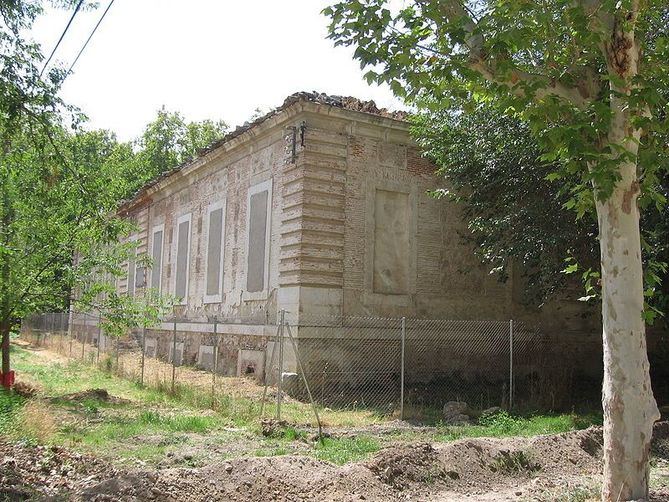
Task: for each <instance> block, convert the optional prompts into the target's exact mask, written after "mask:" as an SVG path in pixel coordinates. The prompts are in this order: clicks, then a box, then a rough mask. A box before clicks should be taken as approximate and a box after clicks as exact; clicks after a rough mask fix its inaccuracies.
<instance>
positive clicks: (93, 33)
mask: <svg viewBox="0 0 669 502" xmlns="http://www.w3.org/2000/svg"><path fill="white" fill-rule="evenodd" d="M113 3H114V0H110V2H109V5H107V8H106V9H105V11H104V12H103V13H102V16H100V19H99V20H98V22H97V24H96V25H95V27H94V28H93V31H91V34H90V35H88V38H87V39H86V42H84V45H83V46H82V47H81V49H80V50H79V53H78V54H77V57H76V58H74V61H73V62H72V64H71V65H70V68H69V70H67V73H66V74H65V76H67V75H69V74H70V73H72V68H74V65H75V64H77V61H79V57H80V56H81V53H82V52H84V49H86V46H87V45H88V42H90V41H91V38H93V35H95V32H96V31H97V29H98V26H100V23H102V20H103V19H104V18H105V16H106V15H107V12H108V11H109V8H110V7H111V6H112V5H113Z"/></svg>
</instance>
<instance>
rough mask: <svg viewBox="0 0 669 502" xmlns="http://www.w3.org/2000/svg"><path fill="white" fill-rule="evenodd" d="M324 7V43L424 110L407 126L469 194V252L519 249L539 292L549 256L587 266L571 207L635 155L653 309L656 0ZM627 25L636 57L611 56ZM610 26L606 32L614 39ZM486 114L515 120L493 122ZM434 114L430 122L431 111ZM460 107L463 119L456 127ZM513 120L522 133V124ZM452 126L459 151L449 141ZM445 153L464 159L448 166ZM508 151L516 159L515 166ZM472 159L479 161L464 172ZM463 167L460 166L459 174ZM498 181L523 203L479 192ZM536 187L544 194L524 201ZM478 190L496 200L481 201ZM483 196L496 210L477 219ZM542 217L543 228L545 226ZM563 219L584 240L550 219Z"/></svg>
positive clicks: (666, 68)
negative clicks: (344, 49)
mask: <svg viewBox="0 0 669 502" xmlns="http://www.w3.org/2000/svg"><path fill="white" fill-rule="evenodd" d="M324 14H325V15H326V16H328V17H329V18H330V21H331V24H330V38H331V39H333V40H334V41H335V45H343V46H351V47H354V48H355V52H354V57H355V58H356V59H358V60H359V61H360V63H361V66H362V67H364V68H366V69H367V70H368V72H367V78H368V80H369V81H370V82H376V83H379V84H380V83H385V84H388V85H389V86H390V88H391V89H392V90H393V92H394V93H395V94H396V95H398V96H400V97H402V98H404V99H405V100H406V101H407V102H409V103H410V104H412V105H414V106H415V107H416V108H417V109H418V110H419V111H421V112H424V113H425V115H424V116H423V118H422V119H420V118H419V123H418V130H417V131H418V133H417V134H418V138H419V139H423V140H424V142H427V143H428V146H429V147H430V149H431V151H432V152H431V153H432V154H433V156H434V157H436V158H437V159H440V158H441V160H443V161H444V163H443V164H442V165H447V166H448V167H447V168H446V170H447V171H448V173H447V174H448V175H449V176H450V175H453V177H454V178H455V181H454V184H455V189H456V192H457V189H458V188H460V189H462V190H461V191H460V192H458V193H457V196H458V197H461V198H464V199H465V201H466V202H467V203H468V204H469V206H470V210H471V211H472V212H471V213H470V217H471V220H470V222H471V225H470V226H472V227H473V228H474V230H475V236H474V238H475V239H476V240H477V242H478V243H479V244H481V246H482V250H481V252H482V254H483V255H484V256H486V257H487V258H489V259H490V261H491V262H492V263H493V264H495V266H496V267H502V270H503V268H504V266H505V265H506V263H508V259H509V257H510V255H513V256H514V257H515V258H518V257H520V258H521V261H526V262H527V264H528V265H529V270H530V274H534V275H535V276H534V277H530V283H534V284H536V285H537V287H538V288H539V289H540V293H544V292H549V290H550V287H549V286H548V284H549V282H550V279H548V278H550V277H551V276H553V277H556V270H559V269H558V263H559V261H560V260H561V259H564V258H567V257H572V258H574V259H575V260H576V262H577V263H578V266H579V267H581V268H582V270H583V272H585V271H587V270H588V269H594V267H593V256H596V253H593V252H592V251H593V248H594V243H596V237H597V233H596V232H595V231H593V224H592V220H587V219H585V218H584V217H585V216H586V215H588V214H591V213H592V212H593V207H594V206H595V202H596V201H605V200H607V199H608V198H609V197H610V196H611V194H612V193H613V190H614V187H616V186H617V184H618V182H619V180H620V179H621V172H622V171H621V169H622V167H621V166H627V169H628V170H629V167H630V166H637V168H638V169H637V171H638V183H639V188H640V196H639V201H638V203H639V206H640V208H641V210H642V214H643V218H644V229H645V233H644V242H643V246H644V248H645V251H646V257H647V262H646V278H645V283H646V293H645V296H646V300H647V305H646V310H645V312H644V314H643V315H644V317H645V319H646V320H647V321H652V320H653V319H654V318H655V317H656V316H657V315H659V314H660V313H661V312H663V311H665V310H666V296H665V295H664V294H662V291H661V285H660V282H661V278H662V275H663V274H664V271H665V270H666V266H667V265H666V263H667V260H666V258H665V257H666V245H667V244H666V242H667V239H666V236H667V234H666V232H665V230H666V220H667V218H666V215H667V213H666V201H667V195H668V194H667V184H666V183H665V182H664V181H663V180H666V177H667V172H668V170H669V162H668V160H669V155H668V153H669V151H668V149H669V141H667V138H668V137H669V135H668V132H669V121H668V120H667V103H668V100H667V97H668V96H667V92H666V90H667V89H669V43H667V40H669V22H668V21H669V6H668V5H667V3H666V2H665V1H663V0H651V1H648V2H641V3H632V2H614V1H610V0H601V1H592V2H573V1H571V0H558V1H556V2H551V3H549V4H545V3H540V2H526V1H523V0H510V1H505V2H494V1H487V0H486V1H473V0H471V1H470V0H466V1H464V2H462V1H460V0H440V1H437V0H428V1H424V2H412V3H409V4H405V5H404V6H399V5H397V4H395V3H394V2H391V1H389V0H351V1H340V2H337V3H335V4H334V5H332V6H331V7H328V8H326V9H325V10H324ZM627 30H629V33H631V34H632V35H631V36H633V39H634V42H633V44H632V45H631V46H630V47H635V45H634V44H638V45H639V47H640V52H639V55H640V56H639V57H640V62H639V65H638V68H636V67H635V66H633V65H629V64H628V63H630V59H629V58H628V57H627V56H625V58H626V59H623V60H622V61H619V62H618V63H620V64H618V63H616V61H615V57H614V56H613V55H612V54H614V53H615V51H617V50H620V49H621V47H622V46H623V45H625V44H627V41H624V42H623V40H622V39H620V40H617V39H616V37H620V36H623V35H622V34H623V32H625V33H624V36H628V35H629V33H627ZM612 40H617V42H616V43H618V45H617V46H616V47H615V50H614V49H613V48H611V44H612ZM626 40H627V39H626ZM630 57H631V56H630ZM482 109H483V111H482ZM468 113H473V117H474V118H470V117H468V115H467V114H468ZM482 113H483V114H484V116H483V117H482V116H481V114H482ZM485 114H488V116H487V117H486V116H485ZM495 115H506V116H509V117H513V118H515V119H517V120H518V121H517V122H514V121H511V122H506V123H505V119H501V118H497V117H495ZM435 118H436V120H437V127H436V128H435V127H431V124H430V121H431V120H434V119H435ZM421 120H422V121H421ZM472 121H474V123H475V124H476V129H475V130H474V131H470V133H473V134H470V135H469V136H467V128H466V127H467V124H468V123H469V124H471V123H472ZM460 123H461V124H463V125H462V127H460V126H459V124H460ZM508 124H513V125H512V126H511V129H510V130H509V131H503V130H502V129H500V128H501V127H505V126H506V125H508ZM518 124H520V125H518ZM440 126H442V130H443V126H447V127H446V128H447V129H448V132H447V134H446V137H442V138H435V137H434V133H435V132H436V133H438V132H440ZM435 129H436V131H435ZM522 129H526V131H527V132H531V135H532V136H533V138H534V139H533V138H531V137H527V136H523V131H522ZM426 131H427V134H428V136H427V138H426ZM430 133H432V134H433V135H432V137H430V136H429V134H430ZM528 136H529V135H528ZM451 140H455V141H456V142H457V147H461V148H463V152H462V153H460V152H458V151H456V148H457V147H455V146H454V147H452V148H450V145H448V144H447V142H448V141H451ZM467 141H469V142H470V144H469V145H468V144H466V143H467ZM495 146H497V147H500V148H501V147H503V149H500V150H495ZM477 148H481V149H482V151H480V152H477V151H475V149H477ZM507 153H508V158H505V155H506V154H507ZM524 153H527V154H528V155H526V156H524V155H523V154H524ZM484 155H487V156H488V158H489V159H490V162H489V161H488V158H486V157H484ZM457 160H462V161H463V164H462V165H460V166H455V165H454V164H453V162H455V161H457ZM514 162H519V163H520V164H519V165H518V166H517V169H516V170H515V171H514V170H512V167H513V166H512V165H513V163H514ZM499 167H503V169H499ZM478 169H481V170H482V172H481V173H480V174H475V172H476V171H477V170H478ZM540 174H541V176H539V175H540ZM467 175H471V176H473V178H472V180H473V182H472V184H469V183H467V180H466V179H465V176H467ZM539 177H540V178H541V179H540V180H539V181H538V182H537V183H536V186H533V185H532V184H531V181H532V180H537V178H539ZM544 178H545V179H544ZM547 181H553V182H556V183H555V185H556V186H551V185H549V184H548V183H547ZM485 182H489V183H490V184H488V185H486V184H485ZM472 185H473V186H472ZM514 188H518V190H511V189H514ZM505 189H508V190H511V191H512V193H514V194H517V195H521V194H522V195H523V198H527V199H529V208H524V207H523V206H522V204H521V202H520V201H513V200H511V197H512V196H511V195H510V194H509V195H507V196H505V194H499V193H498V194H493V193H492V192H494V191H495V190H499V191H504V190H505ZM467 190H471V192H468V191H467ZM542 197H543V198H545V207H544V208H543V210H541V211H537V210H536V209H538V206H537V205H536V204H537V203H538V202H539V201H540V199H541V198H542ZM486 198H487V200H488V202H490V201H493V202H494V204H498V207H492V206H491V207H490V211H489V212H487V213H486V209H487V208H486V207H485V199H486ZM651 206H653V207H654V210H653V211H649V208H650V207H651ZM564 209H569V210H571V211H574V212H575V214H576V216H577V218H578V221H576V222H575V223H574V219H573V218H572V217H567V218H565V217H564V215H565V211H564ZM493 210H495V211H500V212H501V213H502V214H503V215H506V216H508V219H504V217H503V216H502V215H499V216H497V217H493V218H492V219H486V216H489V215H490V213H492V211H493ZM524 211H525V212H524ZM648 213H650V214H648ZM533 217H536V218H538V220H537V221H533ZM581 220H584V221H581ZM552 224H555V225H556V230H557V231H558V232H556V234H557V235H555V236H550V235H548V234H547V233H546V229H547V228H549V225H552ZM570 224H572V225H573V226H574V227H575V229H576V230H578V235H587V236H588V237H589V239H590V240H589V241H585V240H583V239H580V238H577V239H575V240H573V239H570V236H569V233H568V232H567V233H562V231H567V230H568V228H567V226H568V225H570ZM496 225H498V227H496ZM524 225H527V228H528V229H529V231H528V232H524V233H526V234H527V235H528V238H527V239H526V240H525V241H523V238H522V236H518V232H519V229H520V228H522V227H523V226H524ZM506 232H515V233H516V235H515V236H514V237H517V238H514V237H510V236H508V235H504V234H505V233H506ZM560 234H561V235H560ZM535 235H536V241H535V242H532V241H533V240H534V236H535ZM635 239H636V238H635ZM535 244H536V246H535ZM504 246H509V251H508V252H506V251H503V248H504ZM551 246H555V247H554V248H552V247H551ZM650 248H652V249H650ZM561 253H565V254H562V256H560V254H561ZM583 258H586V259H585V260H584V259H583ZM656 258H657V259H656ZM543 267H545V270H542V268H543ZM563 268H564V267H563ZM542 277H544V278H545V279H548V280H545V279H542ZM587 278H588V279H590V280H591V281H590V283H589V287H590V289H591V290H590V291H589V292H587V293H586V295H585V298H588V297H592V295H594V294H596V292H597V291H596V290H597V288H598V285H597V282H599V281H598V278H597V277H595V276H594V275H593V274H588V275H587ZM557 282H558V283H559V282H560V281H557ZM540 296H542V295H540Z"/></svg>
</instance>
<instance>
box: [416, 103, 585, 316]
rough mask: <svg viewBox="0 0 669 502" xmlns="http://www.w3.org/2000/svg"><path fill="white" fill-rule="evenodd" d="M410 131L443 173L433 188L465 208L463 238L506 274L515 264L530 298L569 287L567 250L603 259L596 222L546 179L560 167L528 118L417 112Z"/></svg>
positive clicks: (581, 258) (485, 110) (485, 112)
mask: <svg viewBox="0 0 669 502" xmlns="http://www.w3.org/2000/svg"><path fill="white" fill-rule="evenodd" d="M412 133H413V134H414V136H415V137H416V138H418V140H419V143H420V145H421V147H422V148H423V150H424V151H425V154H426V155H427V156H428V157H429V158H430V159H432V160H433V161H434V162H435V164H436V165H437V166H438V167H439V171H438V173H439V175H441V176H442V177H443V178H444V187H443V188H441V189H439V190H436V191H435V195H436V196H439V197H448V198H450V199H451V200H454V201H456V202H458V203H459V204H460V205H461V207H462V208H463V216H464V218H465V221H466V222H467V226H468V229H469V231H470V232H469V233H467V234H465V235H463V236H462V238H463V239H464V240H465V241H467V242H469V243H471V244H472V245H473V247H474V250H475V252H476V253H477V254H478V255H479V257H480V258H481V260H482V261H483V262H484V263H486V264H487V265H488V266H489V267H490V269H491V271H494V272H496V273H498V274H499V276H500V279H501V280H506V278H507V276H508V273H509V267H510V266H511V264H512V263H513V264H515V265H517V267H516V268H515V269H514V270H515V272H516V273H518V272H520V273H521V274H523V276H524V279H525V281H524V282H525V288H524V292H525V299H526V301H527V302H535V303H541V302H543V301H544V300H545V299H546V298H547V297H549V296H550V295H552V294H553V293H555V292H556V291H557V290H560V289H562V288H564V287H565V283H566V279H567V277H566V276H565V274H564V273H562V271H563V269H564V259H565V257H566V256H571V257H574V259H576V260H577V262H578V263H579V264H580V265H581V266H586V265H589V266H594V265H595V264H597V259H598V258H597V257H598V250H597V242H596V240H595V239H593V236H594V235H596V232H597V226H596V222H594V221H593V220H592V219H591V218H581V219H578V220H576V219H575V217H574V214H573V211H572V210H570V209H567V208H566V207H565V204H566V202H567V200H568V199H569V198H570V194H569V193H568V192H566V191H565V190H563V189H562V188H561V186H563V185H559V184H557V183H554V182H552V181H550V180H549V179H547V178H548V177H549V176H550V175H551V173H555V171H556V170H557V167H556V166H555V163H546V162H543V161H541V160H540V157H541V155H542V153H543V152H542V151H541V150H540V149H539V146H538V144H537V141H536V140H535V139H534V136H533V134H532V132H531V130H530V129H529V127H528V126H527V125H526V124H525V123H524V122H522V121H520V120H518V119H516V118H513V117H507V116H503V115H500V114H499V113H497V112H496V111H495V110H494V109H492V108H491V107H480V108H477V109H476V110H474V111H472V112H471V113H453V112H451V111H449V110H441V111H434V112H429V111H426V112H423V113H421V114H418V115H417V116H415V117H414V124H413V128H412ZM518 265H519V266H518Z"/></svg>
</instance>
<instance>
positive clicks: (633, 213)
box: [597, 164, 660, 502]
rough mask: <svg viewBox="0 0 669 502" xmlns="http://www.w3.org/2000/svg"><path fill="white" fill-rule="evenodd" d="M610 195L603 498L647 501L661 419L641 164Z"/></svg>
mask: <svg viewBox="0 0 669 502" xmlns="http://www.w3.org/2000/svg"><path fill="white" fill-rule="evenodd" d="M621 171H622V173H621V174H622V176H623V179H622V180H621V181H620V182H619V183H618V184H617V186H616V189H615V191H614V193H613V195H612V196H611V197H610V198H609V199H608V200H606V201H605V202H598V203H597V215H598V220H599V229H600V248H601V266H602V320H603V328H604V330H603V346H604V383H603V393H602V407H603V410H604V480H603V485H602V500H604V501H606V502H609V501H616V502H617V501H624V500H640V499H646V498H647V497H648V474H649V468H648V455H649V450H650V440H651V435H652V429H653V423H654V422H655V421H656V420H657V419H659V418H660V415H659V411H658V409H657V405H656V403H655V399H654V398H653V393H652V389H651V383H650V376H649V363H648V355H647V352H646V334H645V325H644V321H643V318H642V316H641V313H642V311H643V273H642V264H641V245H640V236H639V210H638V207H637V203H636V200H637V197H638V193H639V184H638V181H637V176H636V165H634V164H624V165H622V166H621Z"/></svg>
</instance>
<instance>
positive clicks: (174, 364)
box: [172, 319, 177, 394]
mask: <svg viewBox="0 0 669 502" xmlns="http://www.w3.org/2000/svg"><path fill="white" fill-rule="evenodd" d="M176 372H177V320H176V319H174V328H173V330H172V394H174V379H175V378H176Z"/></svg>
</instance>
